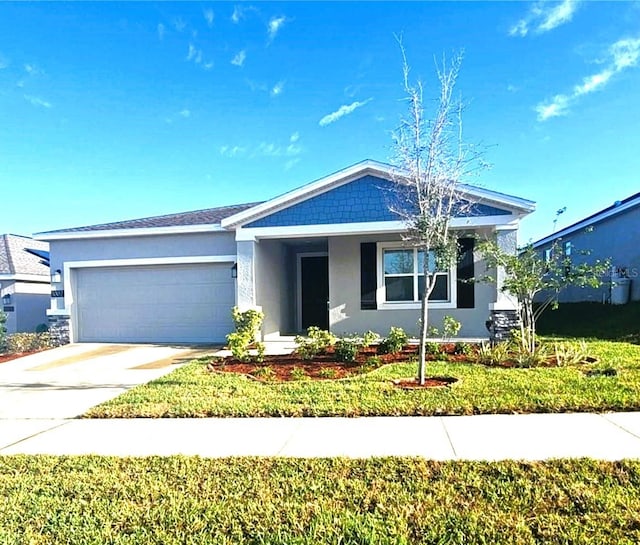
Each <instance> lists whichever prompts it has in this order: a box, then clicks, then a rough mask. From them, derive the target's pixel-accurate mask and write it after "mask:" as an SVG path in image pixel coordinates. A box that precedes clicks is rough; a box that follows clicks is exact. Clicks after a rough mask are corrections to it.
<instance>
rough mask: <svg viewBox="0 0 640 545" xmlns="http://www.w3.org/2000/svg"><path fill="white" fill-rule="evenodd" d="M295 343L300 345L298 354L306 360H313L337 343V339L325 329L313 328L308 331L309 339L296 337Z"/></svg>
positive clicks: (297, 350)
mask: <svg viewBox="0 0 640 545" xmlns="http://www.w3.org/2000/svg"><path fill="white" fill-rule="evenodd" d="M295 342H296V344H297V345H298V348H297V349H296V352H297V353H298V354H300V357H301V358H302V359H304V360H310V359H313V358H314V356H316V355H317V354H324V352H325V351H326V350H327V348H329V347H330V346H331V345H333V344H334V343H335V342H336V337H335V336H334V335H333V334H332V333H330V332H329V331H326V330H324V329H320V328H319V327H316V326H311V327H310V328H309V329H307V337H302V336H301V335H298V336H296V338H295Z"/></svg>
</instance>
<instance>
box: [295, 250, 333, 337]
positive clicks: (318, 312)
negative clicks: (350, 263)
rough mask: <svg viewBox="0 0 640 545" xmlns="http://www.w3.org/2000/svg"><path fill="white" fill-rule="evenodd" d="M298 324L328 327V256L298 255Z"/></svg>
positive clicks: (321, 327)
mask: <svg viewBox="0 0 640 545" xmlns="http://www.w3.org/2000/svg"><path fill="white" fill-rule="evenodd" d="M299 293H300V326H301V330H303V331H306V330H307V328H308V327H310V326H317V327H319V328H320V329H329V308H328V307H329V258H328V256H326V255H300V292H299Z"/></svg>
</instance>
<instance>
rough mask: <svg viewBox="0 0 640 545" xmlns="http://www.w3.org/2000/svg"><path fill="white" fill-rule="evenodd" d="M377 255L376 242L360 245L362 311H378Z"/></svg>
mask: <svg viewBox="0 0 640 545" xmlns="http://www.w3.org/2000/svg"><path fill="white" fill-rule="evenodd" d="M376 254H377V248H376V243H375V242H362V243H361V244H360V309H361V310H376V309H377V308H378V305H377V304H376V289H377V287H378V286H377V284H378V282H377V278H376Z"/></svg>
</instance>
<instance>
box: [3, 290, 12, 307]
mask: <svg viewBox="0 0 640 545" xmlns="http://www.w3.org/2000/svg"><path fill="white" fill-rule="evenodd" d="M2 304H3V305H10V304H11V294H10V293H5V294H4V295H3V296H2Z"/></svg>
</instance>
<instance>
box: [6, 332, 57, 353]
mask: <svg viewBox="0 0 640 545" xmlns="http://www.w3.org/2000/svg"><path fill="white" fill-rule="evenodd" d="M52 347H53V340H52V339H51V335H49V333H12V334H11V335H7V338H6V351H7V352H9V353H10V354H20V353H22V352H31V351H33V350H44V349H46V348H52Z"/></svg>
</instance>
